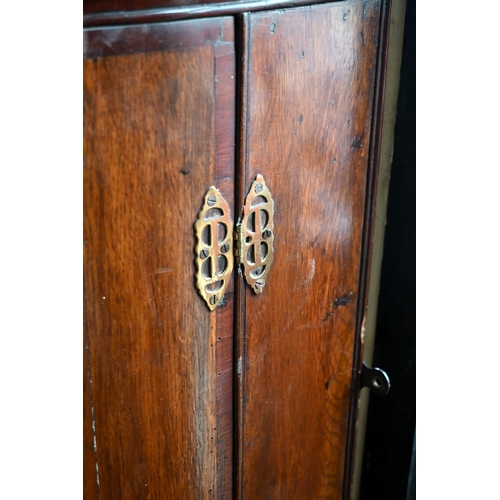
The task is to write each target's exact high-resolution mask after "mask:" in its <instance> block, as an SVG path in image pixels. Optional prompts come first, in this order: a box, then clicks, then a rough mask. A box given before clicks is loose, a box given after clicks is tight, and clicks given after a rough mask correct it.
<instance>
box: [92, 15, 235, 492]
mask: <svg viewBox="0 0 500 500" xmlns="http://www.w3.org/2000/svg"><path fill="white" fill-rule="evenodd" d="M233 39H234V38H233V20H232V18H218V19H207V20H200V21H183V22H174V23H167V24H159V25H151V26H131V27H122V28H107V29H97V30H88V31H86V32H85V39H84V40H85V54H84V59H85V60H84V122H85V123H84V158H85V165H84V286H85V292H84V293H85V339H84V341H85V349H84V351H85V363H84V380H85V393H84V396H85V398H86V400H85V404H84V407H85V411H86V414H85V457H84V458H85V488H86V491H85V498H89V499H90V498H96V499H97V498H98V497H99V498H101V499H102V500H105V499H107V500H114V499H138V498H140V499H147V498H152V499H153V498H156V499H202V498H215V494H216V490H217V488H218V486H219V487H220V488H223V487H224V481H231V475H230V471H229V473H227V472H224V471H225V469H224V467H225V465H224V464H230V463H232V456H231V455H230V450H229V451H228V450H227V446H228V445H229V446H230V445H231V441H232V436H231V419H230V415H231V408H229V410H228V411H229V416H228V415H227V414H223V413H222V412H221V411H220V410H219V413H218V408H217V405H216V393H217V392H218V393H220V394H221V395H222V396H224V394H226V393H227V394H228V395H226V396H224V397H226V399H227V400H229V401H231V391H232V388H231V385H230V384H231V372H232V367H231V366H221V362H222V361H223V356H224V355H225V356H226V358H227V357H228V356H229V362H232V356H231V349H232V348H231V345H230V346H225V345H224V342H223V340H222V339H224V340H225V339H226V337H228V336H229V338H232V337H231V335H230V332H229V333H228V332H226V331H224V327H225V328H230V329H231V332H232V302H231V304H229V305H228V307H226V308H223V309H221V310H220V311H219V312H217V313H212V314H211V313H210V311H209V310H208V308H207V307H206V305H205V304H204V303H203V301H202V300H200V297H199V296H198V294H197V291H196V288H195V285H194V278H193V276H194V272H195V269H194V253H193V245H194V239H193V223H194V217H195V215H196V214H197V212H198V211H199V210H200V207H201V203H202V198H203V193H204V190H205V189H206V188H207V187H208V186H211V185H214V184H215V185H218V186H219V187H220V188H221V189H222V190H223V191H224V192H225V195H226V199H227V200H228V202H229V203H230V205H231V207H232V205H233V200H232V196H231V193H232V192H233V181H232V178H233V176H234V109H235V106H234V96H235V83H234V82H235V76H236V74H235V67H234V64H235V57H234V42H233ZM228 186H229V189H228ZM230 293H231V288H230V289H229V291H228V294H230ZM225 311H229V314H228V313H226V312H225ZM219 338H220V339H221V340H220V341H218V339H219ZM217 349H219V351H220V352H219V354H217V352H216V350H217ZM226 351H227V352H226ZM221 356H222V361H221ZM217 357H218V358H219V366H218V361H217ZM223 369H225V372H224V370H223ZM218 373H221V375H218ZM222 378H224V380H222ZM228 384H229V385H228ZM224 419H225V420H224ZM218 422H220V423H221V424H224V425H223V428H222V429H218ZM224 453H226V457H227V458H226V460H224ZM228 454H229V456H228ZM218 462H219V464H218ZM217 482H219V485H218V484H217ZM229 487H230V485H229ZM226 488H227V486H226Z"/></svg>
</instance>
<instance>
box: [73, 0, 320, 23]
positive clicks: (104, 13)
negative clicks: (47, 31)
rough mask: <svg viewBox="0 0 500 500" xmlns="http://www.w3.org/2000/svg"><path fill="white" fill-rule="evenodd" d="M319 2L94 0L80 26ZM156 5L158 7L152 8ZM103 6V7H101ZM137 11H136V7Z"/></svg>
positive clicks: (88, 6)
mask: <svg viewBox="0 0 500 500" xmlns="http://www.w3.org/2000/svg"><path fill="white" fill-rule="evenodd" d="M317 3H322V0H246V1H229V2H222V3H215V2H214V3H212V2H211V1H210V0H209V1H205V0H203V1H202V2H197V1H190V2H188V3H185V4H184V3H182V1H180V2H171V1H168V0H167V1H166V2H157V1H156V0H142V1H140V3H139V1H134V0H132V1H129V0H123V1H122V0H109V1H108V2H102V3H101V2H98V1H97V0H95V3H94V1H92V2H91V3H88V4H87V5H86V6H84V16H83V25H84V26H86V27H92V26H111V25H121V24H141V23H159V22H164V21H175V20H181V19H193V18H202V17H214V16H228V15H236V14H241V13H245V12H256V11H264V10H269V9H278V8H280V9H284V8H288V7H295V6H298V5H310V4H311V5H312V4H317ZM155 5H158V7H159V6H160V5H161V8H151V7H153V6H155ZM104 6H106V7H104ZM139 7H140V10H136V8H139Z"/></svg>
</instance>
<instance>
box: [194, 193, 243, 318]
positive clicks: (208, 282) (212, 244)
mask: <svg viewBox="0 0 500 500" xmlns="http://www.w3.org/2000/svg"><path fill="white" fill-rule="evenodd" d="M232 229H233V223H232V222H231V213H230V210H229V206H228V204H227V202H226V200H225V199H224V198H223V197H222V195H221V194H220V192H219V190H218V189H216V188H215V187H214V186H212V187H211V188H210V189H209V190H208V191H207V193H206V194H205V199H204V203H203V208H202V209H201V211H200V212H199V214H198V218H197V220H196V222H195V232H196V238H197V243H196V250H195V251H196V267H197V271H196V286H197V288H198V290H199V292H200V295H201V296H202V297H203V298H204V299H205V302H206V303H207V305H208V307H209V308H210V310H211V311H213V310H214V309H215V308H216V307H217V305H218V304H219V302H220V300H221V299H222V296H223V295H224V291H225V289H226V287H227V285H228V284H229V280H230V279H231V273H232V271H233V262H234V261H233V234H232V232H233V231H232Z"/></svg>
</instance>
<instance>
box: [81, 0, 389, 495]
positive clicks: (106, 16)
mask: <svg viewBox="0 0 500 500" xmlns="http://www.w3.org/2000/svg"><path fill="white" fill-rule="evenodd" d="M388 12H389V7H388V3H387V2H386V1H384V0H353V1H344V2H335V3H325V4H310V2H301V1H298V2H297V1H296V2H290V1H287V2H283V1H281V2H278V1H275V0H274V1H267V2H262V1H246V2H227V3H210V2H209V0H207V3H205V4H203V5H200V4H195V3H194V4H193V3H191V4H189V5H185V4H184V2H182V1H180V2H169V1H168V0H163V1H162V0H104V1H97V0H87V1H86V2H84V26H85V28H84V93H83V97H84V167H83V175H84V225H83V226H84V287H85V291H84V297H85V304H84V322H85V327H84V349H83V352H84V393H83V397H84V435H83V438H84V498H85V499H86V500H118V499H124V500H125V499H137V500H139V499H140V500H177V499H179V500H184V499H232V498H236V499H245V500H252V499H270V500H313V499H344V500H346V499H348V498H349V492H350V484H351V478H352V459H353V447H354V441H355V429H356V413H357V402H358V396H359V391H360V373H361V352H362V328H363V319H364V316H365V310H366V297H367V280H368V269H369V261H370V241H371V231H372V226H373V225H372V219H373V208H374V186H375V183H376V172H377V163H378V155H379V144H380V133H381V130H380V128H381V110H382V100H383V81H384V71H385V54H386V45H387V30H388ZM259 174H260V175H262V176H263V178H264V179H265V182H266V185H267V186H268V188H269V190H270V193H271V194H272V198H273V199H274V204H275V205H274V218H273V224H274V229H273V231H274V233H273V238H274V242H273V245H272V246H273V251H274V253H273V256H274V262H273V264H272V267H271V268H270V269H269V274H268V276H267V282H266V284H265V287H264V288H263V290H261V293H255V291H254V289H252V288H251V287H250V286H248V284H247V282H246V280H245V278H244V277H243V272H242V266H241V265H240V264H238V263H237V262H236V261H235V263H234V270H233V272H232V273H231V274H229V279H228V282H227V283H226V285H227V286H226V288H225V291H224V294H223V296H221V297H218V298H217V301H218V302H217V307H216V308H215V309H214V310H213V311H211V310H210V308H209V307H208V305H207V303H206V302H205V300H204V299H203V298H202V297H201V295H200V293H199V291H198V289H197V286H196V274H197V267H196V264H195V261H196V259H197V258H198V257H197V255H195V248H196V238H195V230H194V224H195V222H196V220H197V217H198V214H199V212H200V210H201V208H202V206H203V203H204V197H205V194H206V192H207V190H208V189H209V188H210V187H211V186H215V187H216V188H217V189H218V190H219V192H220V194H221V196H222V197H224V199H225V200H226V201H227V203H228V206H229V208H230V217H231V221H232V222H233V223H236V222H237V221H238V218H239V217H240V215H241V211H242V207H243V205H244V203H245V196H246V195H247V192H248V189H249V186H251V184H252V181H254V179H255V178H256V176H257V175H259ZM213 238H215V236H214V235H213ZM215 239H216V238H215ZM212 244H216V241H215V240H214V242H212ZM219 299H220V301H219Z"/></svg>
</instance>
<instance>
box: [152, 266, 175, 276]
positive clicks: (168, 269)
mask: <svg viewBox="0 0 500 500" xmlns="http://www.w3.org/2000/svg"><path fill="white" fill-rule="evenodd" d="M170 272H172V269H171V268H170V267H160V269H157V270H156V271H155V274H161V273H170Z"/></svg>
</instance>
